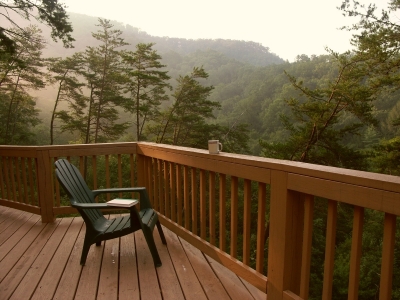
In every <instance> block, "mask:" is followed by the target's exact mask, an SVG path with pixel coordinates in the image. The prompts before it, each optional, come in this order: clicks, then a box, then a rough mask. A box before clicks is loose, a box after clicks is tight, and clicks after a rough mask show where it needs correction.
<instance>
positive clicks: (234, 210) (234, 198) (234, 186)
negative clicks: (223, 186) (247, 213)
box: [231, 176, 239, 258]
mask: <svg viewBox="0 0 400 300" xmlns="http://www.w3.org/2000/svg"><path fill="white" fill-rule="evenodd" d="M238 201H239V199H238V178H237V177H235V176H232V177H231V256H232V257H234V258H236V257H237V231H238Z"/></svg>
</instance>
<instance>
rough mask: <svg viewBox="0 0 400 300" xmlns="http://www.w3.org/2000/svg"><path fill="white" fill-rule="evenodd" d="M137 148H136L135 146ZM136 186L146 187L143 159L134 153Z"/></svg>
mask: <svg viewBox="0 0 400 300" xmlns="http://www.w3.org/2000/svg"><path fill="white" fill-rule="evenodd" d="M136 147H137V146H136ZM136 166H137V182H138V186H146V172H145V157H144V156H143V155H141V154H138V153H137V152H136Z"/></svg>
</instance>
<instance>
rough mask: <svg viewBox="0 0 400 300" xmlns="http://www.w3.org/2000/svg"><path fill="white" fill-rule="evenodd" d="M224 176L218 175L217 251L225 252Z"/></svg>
mask: <svg viewBox="0 0 400 300" xmlns="http://www.w3.org/2000/svg"><path fill="white" fill-rule="evenodd" d="M225 202H226V175H225V174H219V249H221V250H222V251H226V236H225V234H226V229H225V226H226V204H225Z"/></svg>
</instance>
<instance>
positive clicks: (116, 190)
mask: <svg viewBox="0 0 400 300" xmlns="http://www.w3.org/2000/svg"><path fill="white" fill-rule="evenodd" d="M145 190H146V188H145V187H130V188H112V189H100V190H93V191H92V192H93V196H94V197H97V196H98V195H100V194H110V193H126V192H136V193H140V192H142V191H145Z"/></svg>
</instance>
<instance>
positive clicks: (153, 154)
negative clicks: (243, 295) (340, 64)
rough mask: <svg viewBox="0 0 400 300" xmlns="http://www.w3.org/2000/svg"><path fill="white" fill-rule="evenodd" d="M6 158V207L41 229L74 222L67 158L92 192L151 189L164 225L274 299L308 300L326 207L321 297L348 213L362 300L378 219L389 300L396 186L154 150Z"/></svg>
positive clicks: (116, 147)
mask: <svg viewBox="0 0 400 300" xmlns="http://www.w3.org/2000/svg"><path fill="white" fill-rule="evenodd" d="M0 156H1V159H0V164H1V172H0V188H1V191H0V193H1V194H0V195H1V198H2V199H0V204H1V205H6V206H10V207H14V208H18V209H21V210H27V211H30V212H33V213H37V214H41V215H42V221H43V222H51V221H53V220H54V218H55V216H56V215H59V214H65V213H73V212H74V210H73V209H72V208H71V207H68V206H64V205H63V203H64V201H65V196H64V195H63V193H62V192H61V191H60V188H59V185H58V183H57V182H56V181H55V179H54V169H53V165H52V163H53V162H54V160H55V159H57V158H59V157H68V158H69V159H70V160H71V161H72V162H73V163H75V164H76V165H77V166H79V168H80V169H81V172H82V173H83V174H85V176H86V178H87V181H88V182H89V184H90V185H91V186H92V187H93V188H94V189H95V188H100V187H114V186H115V187H117V186H120V187H126V186H131V185H140V186H146V187H147V189H148V190H149V194H150V196H151V199H152V201H153V205H154V207H155V209H156V210H157V211H158V212H159V215H160V220H161V222H162V224H163V225H164V226H166V227H167V228H169V229H170V230H171V231H173V232H175V233H176V234H178V235H179V236H181V237H183V238H184V239H186V240H187V241H188V242H190V243H192V244H193V245H194V246H196V247H197V248H198V249H200V250H201V251H203V252H204V253H205V254H207V255H209V256H211V257H213V258H214V259H216V260H217V261H219V262H220V263H221V264H223V265H225V266H227V267H228V268H230V269H231V270H232V271H234V272H235V273H236V274H238V275H240V276H241V277H243V278H244V279H246V280H247V281H248V282H250V283H251V284H253V285H254V286H256V287H258V288H259V289H260V290H263V291H266V290H267V291H268V298H269V299H307V298H308V297H309V287H310V285H311V286H312V285H313V284H314V283H313V282H310V265H311V262H312V259H313V257H312V251H311V250H312V247H313V244H312V237H313V229H314V230H315V228H313V227H314V219H315V218H314V213H315V210H316V207H319V209H320V207H321V206H324V205H325V206H324V207H326V208H325V209H326V223H325V224H324V230H325V236H326V238H325V241H324V242H325V247H324V248H325V259H324V262H323V280H322V282H323V283H322V287H321V295H320V298H322V299H330V298H331V297H332V289H333V283H332V282H333V280H332V279H333V274H334V269H335V263H334V261H335V249H336V246H337V241H336V232H337V230H338V229H337V224H338V222H340V221H338V210H340V209H342V207H343V206H347V207H351V209H352V210H353V211H354V213H353V226H352V232H351V233H350V232H349V233H348V234H351V241H352V242H351V249H350V253H349V256H350V259H349V265H350V267H349V274H348V277H349V280H348V294H349V299H357V298H358V292H359V291H358V290H359V279H360V278H359V277H360V261H361V258H362V255H363V253H362V235H363V225H364V223H365V220H366V217H365V215H366V212H369V211H374V212H377V213H381V214H383V215H384V217H383V221H382V223H383V224H382V226H383V233H382V240H383V242H382V249H381V258H382V263H381V271H380V274H379V278H380V283H377V285H379V297H380V299H391V291H392V281H393V265H394V259H395V258H394V253H395V234H396V220H397V218H398V216H400V178H398V177H395V176H388V175H382V174H373V173H366V172H360V171H353V170H345V169H339V168H332V167H325V166H318V165H311V164H304V163H297V162H289V161H282V160H273V159H267V158H261V157H251V156H244V155H235V154H229V153H221V154H219V155H210V154H208V152H207V151H205V150H199V149H192V148H183V147H174V146H168V145H159V144H153V143H119V144H96V145H68V146H46V147H7V146H2V147H0ZM268 225H269V226H268ZM268 227H269V235H268V230H267V228H268ZM268 236H269V238H268V242H267V243H265V239H266V238H267V237H268ZM397 259H398V258H397ZM267 278H268V279H267Z"/></svg>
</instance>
